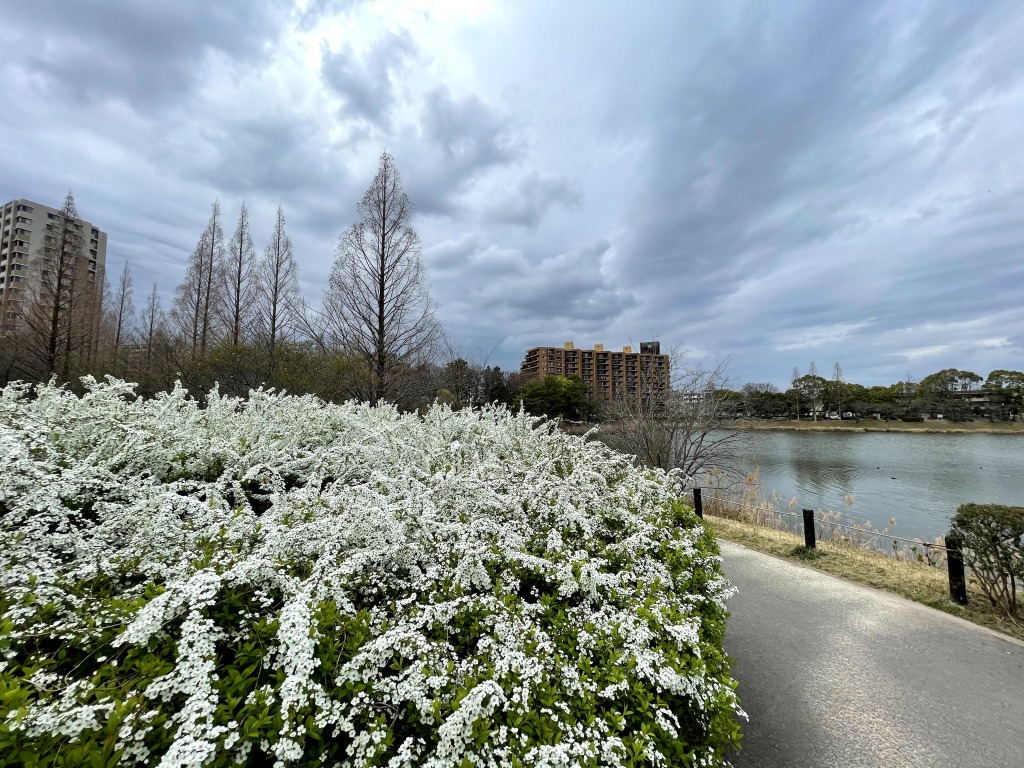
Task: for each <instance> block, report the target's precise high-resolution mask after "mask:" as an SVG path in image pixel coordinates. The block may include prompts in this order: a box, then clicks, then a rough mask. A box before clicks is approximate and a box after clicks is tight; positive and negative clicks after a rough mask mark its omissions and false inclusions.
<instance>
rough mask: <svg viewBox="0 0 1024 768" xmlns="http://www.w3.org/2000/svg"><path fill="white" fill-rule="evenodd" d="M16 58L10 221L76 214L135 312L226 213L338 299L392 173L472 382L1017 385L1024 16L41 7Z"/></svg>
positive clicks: (906, 8) (860, 6)
mask: <svg viewBox="0 0 1024 768" xmlns="http://www.w3.org/2000/svg"><path fill="white" fill-rule="evenodd" d="M0 50H2V51H3V55H2V57H0V101H2V103H3V105H4V107H3V109H2V110H0V198H2V199H3V201H6V200H10V199H13V198H20V197H24V198H28V199H33V200H37V201H39V202H43V203H47V204H50V205H53V206H55V207H56V206H59V205H60V203H61V201H62V199H63V196H64V194H65V193H66V192H67V190H68V189H71V190H72V191H73V192H74V194H75V198H76V201H77V204H78V209H79V213H80V215H81V216H82V217H83V218H85V219H88V220H90V221H92V222H93V223H94V224H96V225H98V226H99V227H100V228H101V229H103V230H105V231H107V232H108V233H109V245H108V256H107V258H108V275H109V276H110V277H111V279H112V280H113V279H115V278H116V275H117V273H118V272H119V271H120V269H121V267H122V265H123V264H124V263H125V261H126V260H127V261H128V262H129V263H130V267H131V271H132V274H133V277H134V280H135V287H136V292H137V304H141V299H142V296H143V294H144V293H146V292H147V291H148V289H149V287H150V286H151V285H152V283H153V282H154V281H156V282H157V283H158V285H159V287H160V289H161V292H162V294H163V296H164V300H165V305H166V304H167V303H169V301H170V299H171V297H172V296H173V293H174V289H175V287H176V285H177V284H178V283H179V282H180V280H181V278H182V273H183V268H184V265H185V263H186V260H187V258H188V256H189V254H190V253H191V251H192V249H193V247H194V245H195V243H196V240H197V239H198V237H199V234H200V232H201V230H202V229H203V226H204V224H205V222H206V220H207V218H208V216H209V209H210V204H211V203H212V202H213V200H214V199H218V200H219V201H220V203H221V205H222V207H223V209H224V212H225V229H226V230H230V229H231V228H233V225H234V220H235V219H236V218H237V216H238V208H239V205H240V204H241V203H242V201H243V200H244V201H245V202H246V203H247V205H248V206H249V210H250V214H251V217H252V223H253V228H254V236H255V240H256V245H257V248H258V249H259V250H260V251H262V248H263V245H264V244H265V242H266V240H267V238H268V236H269V234H270V231H271V229H272V226H273V214H274V211H275V209H276V207H277V205H278V204H281V205H282V206H283V207H284V211H285V216H286V218H287V225H288V231H289V234H290V235H291V237H292V239H293V241H294V243H295V255H296V258H297V260H298V263H299V268H300V272H301V277H302V283H303V288H304V290H305V292H306V294H307V295H308V296H309V298H310V299H311V300H312V301H314V302H318V301H319V298H320V295H321V290H322V286H323V284H324V282H325V278H326V275H327V273H328V271H329V270H330V266H331V263H332V261H333V259H334V247H335V244H336V242H337V239H338V235H339V234H340V233H341V232H342V231H343V230H344V229H345V228H346V227H347V226H349V225H350V224H351V223H352V222H353V220H354V218H355V206H356V203H357V202H358V201H359V199H360V198H361V197H362V194H363V193H364V192H365V190H366V188H367V186H368V185H369V183H370V181H371V179H372V178H373V174H374V172H375V170H376V167H377V163H378V159H379V157H380V154H381V152H382V151H383V150H384V149H387V151H389V152H390V153H392V155H393V156H394V157H395V160H396V163H397V165H398V168H399V170H400V172H401V174H402V180H403V182H404V185H405V188H406V191H407V192H408V193H409V195H410V197H411V199H412V201H413V203H414V204H415V206H416V209H417V213H416V217H415V219H414V226H415V228H416V230H417V232H418V233H419V235H420V237H421V239H422V244H423V260H424V263H425V264H426V266H427V272H428V275H429V279H430V287H431V292H432V294H433V296H434V298H435V299H436V300H437V301H438V302H439V303H440V305H441V310H440V313H441V318H442V320H443V322H444V323H445V325H446V327H447V328H448V330H449V332H450V334H451V336H452V338H453V340H454V341H455V342H456V344H458V345H460V348H461V351H462V354H463V356H464V357H467V358H469V359H476V360H484V359H486V360H487V361H488V362H489V363H490V364H492V365H500V366H501V367H502V368H503V369H506V370H509V369H513V370H514V369H517V368H518V366H519V362H520V360H521V359H522V355H523V352H524V351H525V350H526V349H527V348H529V347H531V346H537V345H561V344H562V342H563V341H567V340H570V339H571V340H573V341H575V343H576V345H577V346H581V347H582V346H587V347H589V346H592V345H593V344H594V343H595V342H597V343H603V344H605V346H606V347H620V346H622V345H625V344H634V345H635V344H638V343H639V342H640V341H644V340H648V339H659V340H661V342H662V344H663V347H666V346H669V347H670V346H674V345H682V346H684V347H686V348H687V349H688V350H689V354H690V357H691V359H693V360H695V361H697V360H703V361H705V362H707V363H714V362H716V361H721V360H726V359H727V360H728V361H729V364H728V370H729V373H730V375H731V376H732V377H733V378H734V379H735V380H736V381H737V382H739V383H743V382H753V381H770V382H772V383H774V384H776V385H778V386H780V387H784V386H786V385H787V384H788V381H789V378H790V374H791V372H792V370H793V367H794V366H797V367H799V369H800V371H801V372H805V371H806V370H807V368H808V366H809V365H810V363H811V361H815V362H816V363H817V367H818V371H819V373H821V374H822V375H825V376H830V375H831V371H832V366H833V363H835V362H836V361H838V362H840V363H841V365H842V368H843V371H844V373H845V376H846V379H847V380H848V381H855V382H859V383H863V384H868V385H871V384H891V383H894V382H896V381H898V380H901V379H904V378H905V377H906V376H907V375H908V373H909V374H910V375H912V376H913V377H914V378H915V379H920V378H921V377H922V376H924V375H927V374H929V373H932V372H934V371H937V370H940V369H942V368H948V367H956V368H967V369H971V370H974V371H975V372H977V373H979V374H981V375H982V376H985V375H986V374H987V373H988V372H989V371H991V370H992V369H996V368H1010V369H1016V370H1021V369H1024V5H1022V4H1021V3H1020V2H1019V0H1009V1H1008V2H947V1H946V0H940V1H937V2H915V1H914V0H899V1H898V2H897V1H891V2H872V1H870V0H858V1H857V2H849V1H848V0H842V1H841V2H822V1H821V0H816V1H815V2H795V1H793V0H785V2H781V1H780V2H767V1H766V0H754V1H752V2H722V3H708V2H703V1H701V2H639V3H610V2H608V3H601V2H582V1H581V2H570V1H568V0H566V1H563V2H539V1H538V2H523V1H522V0H516V1H515V2H512V1H511V0H509V1H508V2H504V3H487V2H476V1H474V2H461V3H455V2H453V3H443V2H435V1H433V0H424V1H423V2H365V3H363V2H352V1H345V0H308V2H302V1H301V0H300V1H299V2H297V3H295V2H288V1H281V2H270V1H269V0H261V1H260V2H252V0H216V1H215V2H211V0H174V1H173V2H156V1H154V2H138V0H92V1H91V2H80V1H79V0H63V1H60V2H58V1H57V0H34V2H21V3H14V4H6V5H5V8H4V10H3V22H2V24H0Z"/></svg>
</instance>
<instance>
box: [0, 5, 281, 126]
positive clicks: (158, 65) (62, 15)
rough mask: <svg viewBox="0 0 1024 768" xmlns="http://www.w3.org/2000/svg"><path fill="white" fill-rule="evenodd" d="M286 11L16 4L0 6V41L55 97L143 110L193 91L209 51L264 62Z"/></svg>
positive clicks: (14, 63)
mask: <svg viewBox="0 0 1024 768" xmlns="http://www.w3.org/2000/svg"><path fill="white" fill-rule="evenodd" d="M287 6H288V3H285V2H284V1H283V0H276V1H273V2H266V3H257V4H253V3H250V2H247V0H225V1H224V2H216V3H211V2H206V0H178V1H177V2H174V3H161V4H151V3H137V2H133V1H132V0H97V2H90V3H79V2H45V3H16V4H14V5H11V6H8V7H7V8H5V9H4V14H3V16H4V23H3V31H2V32H0V41H2V44H3V47H4V49H5V50H6V51H7V53H8V56H9V58H8V61H9V62H10V63H9V64H8V65H7V66H8V67H14V68H17V69H21V70H25V71H27V72H28V73H31V74H33V75H37V76H40V77H41V78H42V79H43V82H45V84H46V86H45V87H46V89H47V90H48V91H49V92H52V93H53V94H55V95H58V96H59V97H60V98H64V99H72V100H75V101H99V100H103V99H107V98H115V99H122V100H124V101H126V102H127V103H129V104H132V105H134V106H136V107H138V108H151V107H154V106H157V105H159V104H161V103H164V100H165V99H168V98H171V97H174V96H175V95H177V94H180V93H181V92H183V91H185V90H187V89H189V88H191V87H193V86H194V85H195V84H196V83H197V81H198V79H199V77H200V74H201V70H200V68H199V66H197V65H199V64H201V63H203V61H204V58H205V56H206V55H207V54H208V53H210V52H213V51H216V52H219V53H221V54H223V55H224V56H225V57H228V59H230V60H232V61H235V62H239V63H253V62H255V61H257V60H259V59H261V58H263V57H265V56H266V55H267V54H268V52H269V50H270V47H271V45H272V44H273V42H274V40H275V39H276V38H277V36H278V35H279V34H280V32H281V30H282V28H283V26H284V23H285V22H286V20H287ZM5 69H6V67H5Z"/></svg>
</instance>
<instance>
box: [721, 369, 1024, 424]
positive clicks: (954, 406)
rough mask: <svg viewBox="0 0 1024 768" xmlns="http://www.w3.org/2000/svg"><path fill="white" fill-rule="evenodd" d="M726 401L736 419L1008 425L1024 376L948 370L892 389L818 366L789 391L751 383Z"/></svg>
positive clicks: (797, 377)
mask: <svg viewBox="0 0 1024 768" xmlns="http://www.w3.org/2000/svg"><path fill="white" fill-rule="evenodd" d="M726 396H727V397H728V399H729V400H730V401H731V403H732V411H733V412H734V413H735V414H736V416H742V417H748V418H758V419H785V418H789V419H798V418H799V419H822V418H828V419H840V418H875V417H876V416H877V417H879V418H882V419H904V420H913V421H916V420H919V419H922V418H937V417H940V416H941V417H942V418H943V419H948V420H951V421H967V420H971V419H979V418H984V419H993V420H999V421H1003V420H1009V419H1015V418H1018V417H1019V416H1020V414H1021V412H1022V408H1024V373H1022V372H1020V371H1009V370H995V371H991V372H990V373H989V374H988V376H987V377H986V378H982V377H981V376H979V375H978V374H977V373H975V372H974V371H965V370H958V369H956V368H946V369H943V370H941V371H936V372H935V373H932V374H929V375H928V376H925V377H924V378H922V379H921V380H920V381H914V380H913V379H912V378H911V377H909V376H908V377H907V378H906V380H904V381H898V382H896V383H895V384H891V385H889V386H873V387H865V386H863V385H861V384H855V383H852V382H847V381H846V380H845V379H844V378H843V373H842V368H841V367H840V365H839V363H836V364H835V366H834V367H833V371H832V376H831V378H825V377H823V376H819V375H818V373H817V369H816V367H815V365H814V363H811V366H810V369H809V370H808V372H807V373H805V374H800V372H799V370H798V369H796V368H794V369H793V374H792V376H791V379H790V387H789V389H787V390H786V391H781V390H780V389H779V388H778V387H776V386H774V385H773V384H770V383H763V382H761V383H748V384H744V385H743V386H742V387H741V388H740V389H739V390H735V391H730V392H728V393H726Z"/></svg>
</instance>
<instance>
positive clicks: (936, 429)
mask: <svg viewBox="0 0 1024 768" xmlns="http://www.w3.org/2000/svg"><path fill="white" fill-rule="evenodd" d="M594 427H598V428H599V429H601V430H603V431H605V432H614V431H615V430H616V429H617V428H618V424H617V423H616V422H614V421H606V422H603V423H593V422H591V423H588V422H570V421H565V422H562V429H563V430H565V431H566V432H568V433H569V434H573V435H583V434H586V433H587V432H588V431H589V430H591V429H593V428H594ZM721 429H735V430H739V431H743V432H746V431H756V432H782V431H788V432H795V431H805V432H909V433H918V434H937V435H941V434H947V435H955V434H964V433H971V432H973V433H975V434H990V435H1024V421H1020V420H1018V421H981V420H980V419H979V420H978V421H944V420H942V419H930V420H928V421H896V420H892V421H886V420H885V419H850V420H844V421H836V420H834V419H821V420H818V421H814V420H813V419H800V420H799V421H797V420H796V419H790V420H789V421H786V420H784V419H780V420H778V421H776V420H771V419H736V420H734V421H725V422H723V423H722V425H721Z"/></svg>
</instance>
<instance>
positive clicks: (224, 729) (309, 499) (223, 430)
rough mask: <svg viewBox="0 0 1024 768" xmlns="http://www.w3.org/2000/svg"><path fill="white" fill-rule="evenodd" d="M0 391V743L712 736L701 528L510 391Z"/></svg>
mask: <svg viewBox="0 0 1024 768" xmlns="http://www.w3.org/2000/svg"><path fill="white" fill-rule="evenodd" d="M86 383H87V389H86V394H85V395H84V396H82V397H80V398H79V397H77V396H75V395H73V394H71V393H69V392H67V391H65V390H63V389H61V388H58V387H54V386H41V387H38V388H36V389H31V390H30V389H29V388H28V387H26V386H21V385H12V386H9V387H7V388H6V390H4V391H3V395H2V397H0V467H2V470H0V530H2V533H0V535H2V542H0V574H2V576H0V578H2V579H3V582H2V590H0V630H2V631H0V654H2V661H0V666H2V669H0V697H2V702H0V755H2V756H3V757H2V759H3V761H4V764H6V765H17V764H25V765H30V766H58V765H59V766H111V765H152V766H209V765H212V766H232V765H274V766H307V765H339V766H389V767H391V766H393V767H397V766H407V765H408V766H431V767H436V768H442V767H444V768H448V767H449V766H513V767H514V766H577V765H581V766H606V765H607V766H619V765H623V766H632V765H651V766H660V765H666V766H669V765H671V766H677V765H721V764H724V762H725V759H726V754H727V752H728V751H729V750H730V749H731V747H732V746H734V745H735V743H736V742H737V740H738V726H737V725H736V722H735V716H736V715H737V714H739V713H740V709H739V705H738V702H737V699H736V696H735V694H734V688H735V684H734V682H733V681H732V680H731V679H730V677H729V671H728V666H727V662H728V660H727V658H726V656H725V655H724V653H723V651H722V636H723V633H724V629H725V615H726V614H725V604H724V601H725V598H726V597H727V595H728V591H729V590H728V587H727V584H726V582H725V581H724V580H723V579H722V577H721V574H720V570H719V565H720V561H719V558H718V556H717V552H716V549H715V545H714V541H713V539H712V538H711V537H710V536H709V535H708V534H707V533H706V532H705V530H704V528H703V527H702V526H701V525H700V524H699V521H698V520H697V519H696V518H695V517H694V516H693V515H692V513H691V512H690V510H689V509H687V508H685V507H684V506H683V505H682V504H681V503H680V501H679V498H678V488H677V487H676V485H677V483H676V479H675V478H673V477H671V476H668V475H665V474H663V473H661V472H651V471H645V470H640V469H637V468H635V467H634V466H632V465H631V463H630V462H629V461H628V460H627V459H626V458H625V457H622V456H620V455H617V454H615V453H612V452H610V451H609V450H608V449H606V448H604V447H603V446H601V445H599V444H596V443H592V442H587V441H585V440H582V439H579V438H575V437H570V436H567V435H564V434H562V433H561V432H559V431H558V430H556V429H554V428H553V427H551V426H550V425H546V424H543V423H539V422H537V421H536V420H534V419H532V418H530V417H527V416H525V415H522V414H519V415H516V414H512V413H509V412H507V411H505V410H502V409H487V408H485V409H483V410H482V411H480V412H476V413H472V412H467V411H461V412H457V413H453V412H451V411H450V410H449V409H447V408H446V407H443V406H438V407H435V408H434V409H432V410H431V411H429V412H428V413H426V414H425V415H423V416H417V415H401V414H399V413H398V412H396V411H395V410H394V409H392V408H389V407H386V406H380V407H376V408H371V407H368V406H365V405H360V404H354V403H349V404H346V405H340V406H334V405H325V404H324V403H322V402H320V401H318V400H316V399H314V398H311V397H292V396H285V395H279V394H273V393H268V392H262V391H258V392H253V393H252V394H251V396H250V397H249V398H248V399H247V400H244V401H242V400H237V399H230V398H222V397H220V396H218V394H217V392H216V391H214V392H211V393H210V395H209V396H208V397H207V398H206V404H205V406H202V407H201V406H200V405H199V404H198V403H197V402H196V401H194V400H192V399H190V398H189V397H188V396H187V393H186V392H185V391H183V390H182V389H180V388H179V389H176V390H175V391H173V392H170V393H167V394H164V395H162V396H160V397H158V398H156V399H155V400H150V401H143V400H142V399H139V398H136V397H135V395H134V389H133V385H131V384H126V383H124V382H120V381H115V380H109V381H108V382H106V383H96V382H94V381H91V380H87V382H86Z"/></svg>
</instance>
